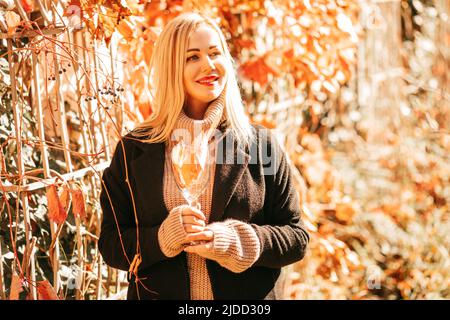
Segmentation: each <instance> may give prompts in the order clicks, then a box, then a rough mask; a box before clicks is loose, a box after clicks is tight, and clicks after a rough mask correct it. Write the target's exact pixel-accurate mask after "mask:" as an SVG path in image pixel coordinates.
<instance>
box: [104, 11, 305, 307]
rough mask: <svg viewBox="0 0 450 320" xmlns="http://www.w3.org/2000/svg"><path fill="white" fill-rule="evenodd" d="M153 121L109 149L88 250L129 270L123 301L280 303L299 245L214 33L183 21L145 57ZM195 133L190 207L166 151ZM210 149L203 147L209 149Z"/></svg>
mask: <svg viewBox="0 0 450 320" xmlns="http://www.w3.org/2000/svg"><path fill="white" fill-rule="evenodd" d="M150 80H151V82H150V83H151V84H152V88H151V90H152V91H151V92H152V95H153V96H154V110H153V113H152V115H151V116H150V117H149V118H147V119H146V120H145V121H144V122H143V123H141V124H140V125H138V126H137V127H136V128H135V129H134V130H133V131H131V132H130V133H128V134H127V135H125V136H124V137H123V138H122V139H121V140H120V141H119V143H118V145H117V147H116V149H115V153H114V156H113V159H112V161H111V164H110V166H109V167H108V168H107V169H105V171H104V173H103V176H102V182H103V184H102V192H101V196H100V202H101V207H102V210H103V221H102V226H101V235H100V239H99V249H100V252H101V254H102V256H103V258H104V260H105V262H106V263H107V264H108V265H110V266H111V267H114V268H117V269H122V270H126V271H133V272H130V284H129V288H128V295H127V298H128V299H195V300H212V299H281V298H283V297H282V295H281V294H282V292H281V290H280V288H281V287H280V285H281V281H280V271H281V267H283V266H286V265H288V264H291V263H293V262H296V261H299V260H301V259H302V258H303V256H304V254H305V251H306V247H307V244H308V241H309V236H308V234H307V232H306V231H305V228H304V225H303V223H302V221H301V218H300V215H301V213H300V207H299V199H298V195H297V193H296V191H295V189H294V188H293V185H292V177H291V173H290V169H289V166H288V163H287V161H286V156H285V154H284V153H283V151H282V149H281V148H280V146H279V145H278V144H277V142H276V139H274V137H273V136H272V135H271V134H270V133H269V132H268V131H267V130H265V129H263V128H262V127H259V126H253V125H251V124H250V122H249V119H248V117H247V116H246V114H245V112H244V107H243V105H242V100H241V96H240V92H239V87H238V84H237V80H236V74H235V71H234V67H233V59H232V57H231V55H230V53H229V50H228V48H227V44H226V40H225V37H224V35H223V33H222V32H221V30H220V28H219V27H218V26H217V25H216V24H215V22H214V21H213V20H211V19H210V18H208V17H205V16H203V15H201V14H198V13H185V14H182V15H180V16H179V17H177V18H175V19H173V20H172V21H171V22H170V23H168V25H167V26H166V27H165V28H164V30H163V31H162V33H161V35H160V36H159V38H158V40H157V41H156V43H155V48H154V53H153V57H152V61H151V74H150ZM180 131H181V132H183V134H186V133H187V135H190V136H191V137H192V139H195V138H196V137H197V136H198V135H203V136H206V140H207V141H208V143H209V146H210V150H213V152H212V154H213V155H214V157H212V158H213V160H214V163H213V165H211V166H210V167H209V169H208V170H210V172H209V173H210V177H211V179H210V180H209V182H208V185H207V187H206V189H205V191H204V192H203V193H202V194H201V196H200V197H199V199H198V201H199V203H200V206H199V207H200V208H201V209H198V207H193V206H189V205H187V204H186V200H185V199H184V198H183V196H182V194H181V192H180V191H179V189H178V188H177V185H176V182H175V179H174V176H173V172H172V171H171V166H170V161H171V159H170V157H167V156H166V153H165V151H166V150H167V149H168V148H171V147H173V144H174V143H175V142H177V139H175V138H174V136H175V132H178V133H179V132H180ZM211 146H212V147H211Z"/></svg>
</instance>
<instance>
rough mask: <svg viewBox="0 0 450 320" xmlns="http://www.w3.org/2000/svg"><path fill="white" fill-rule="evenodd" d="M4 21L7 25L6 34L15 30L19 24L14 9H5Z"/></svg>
mask: <svg viewBox="0 0 450 320" xmlns="http://www.w3.org/2000/svg"><path fill="white" fill-rule="evenodd" d="M5 21H6V25H7V26H8V34H12V33H14V32H16V28H17V27H18V26H19V25H20V16H19V15H18V14H17V13H15V12H14V11H7V12H6V13H5Z"/></svg>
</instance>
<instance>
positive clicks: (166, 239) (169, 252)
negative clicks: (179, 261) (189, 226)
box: [158, 205, 187, 258]
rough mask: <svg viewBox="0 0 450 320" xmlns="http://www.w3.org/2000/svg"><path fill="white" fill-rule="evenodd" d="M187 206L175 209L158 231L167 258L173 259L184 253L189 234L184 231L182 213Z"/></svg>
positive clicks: (162, 249)
mask: <svg viewBox="0 0 450 320" xmlns="http://www.w3.org/2000/svg"><path fill="white" fill-rule="evenodd" d="M185 206H186V205H182V206H178V207H175V208H173V209H172V210H171V211H170V213H169V215H168V216H167V218H166V219H165V220H164V221H163V223H162V224H161V227H160V228H159V231H158V242H159V246H160V247H161V251H162V252H163V253H164V255H165V256H167V257H169V258H171V257H174V256H176V255H178V254H179V253H180V252H181V251H183V249H184V247H185V245H184V244H183V239H184V238H185V237H186V235H187V233H186V231H185V230H184V226H183V221H182V216H181V213H182V211H183V207H185Z"/></svg>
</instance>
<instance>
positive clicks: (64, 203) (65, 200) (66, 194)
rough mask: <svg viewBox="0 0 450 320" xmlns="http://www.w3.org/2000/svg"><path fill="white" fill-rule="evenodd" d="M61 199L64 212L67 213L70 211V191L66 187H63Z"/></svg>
mask: <svg viewBox="0 0 450 320" xmlns="http://www.w3.org/2000/svg"><path fill="white" fill-rule="evenodd" d="M59 199H60V201H61V204H62V206H63V208H64V210H65V211H66V212H67V211H68V210H69V202H70V191H69V189H68V188H67V187H66V186H64V187H63V190H62V192H61V194H60V195H59Z"/></svg>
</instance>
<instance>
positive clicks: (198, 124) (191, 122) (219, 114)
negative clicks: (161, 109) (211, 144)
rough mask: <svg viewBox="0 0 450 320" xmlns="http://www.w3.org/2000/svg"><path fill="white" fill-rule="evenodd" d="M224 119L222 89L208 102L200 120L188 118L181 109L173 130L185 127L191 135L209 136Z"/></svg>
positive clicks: (223, 93)
mask: <svg viewBox="0 0 450 320" xmlns="http://www.w3.org/2000/svg"><path fill="white" fill-rule="evenodd" d="M225 120H226V116H225V91H223V92H222V93H221V94H220V96H219V97H218V98H217V99H216V100H214V101H212V102H211V103H210V104H209V106H208V107H207V109H206V111H205V115H204V116H203V119H201V120H196V119H193V118H190V117H189V116H188V115H187V114H186V113H185V111H184V109H182V110H181V112H180V114H179V115H178V118H177V120H176V122H175V125H174V128H173V130H176V129H187V130H189V132H190V133H191V134H193V135H198V134H200V133H204V134H207V135H208V137H209V138H211V136H212V135H213V133H214V130H215V129H217V127H218V126H219V125H220V124H222V122H223V121H225ZM169 140H170V142H169V143H173V142H172V141H171V139H169Z"/></svg>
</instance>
